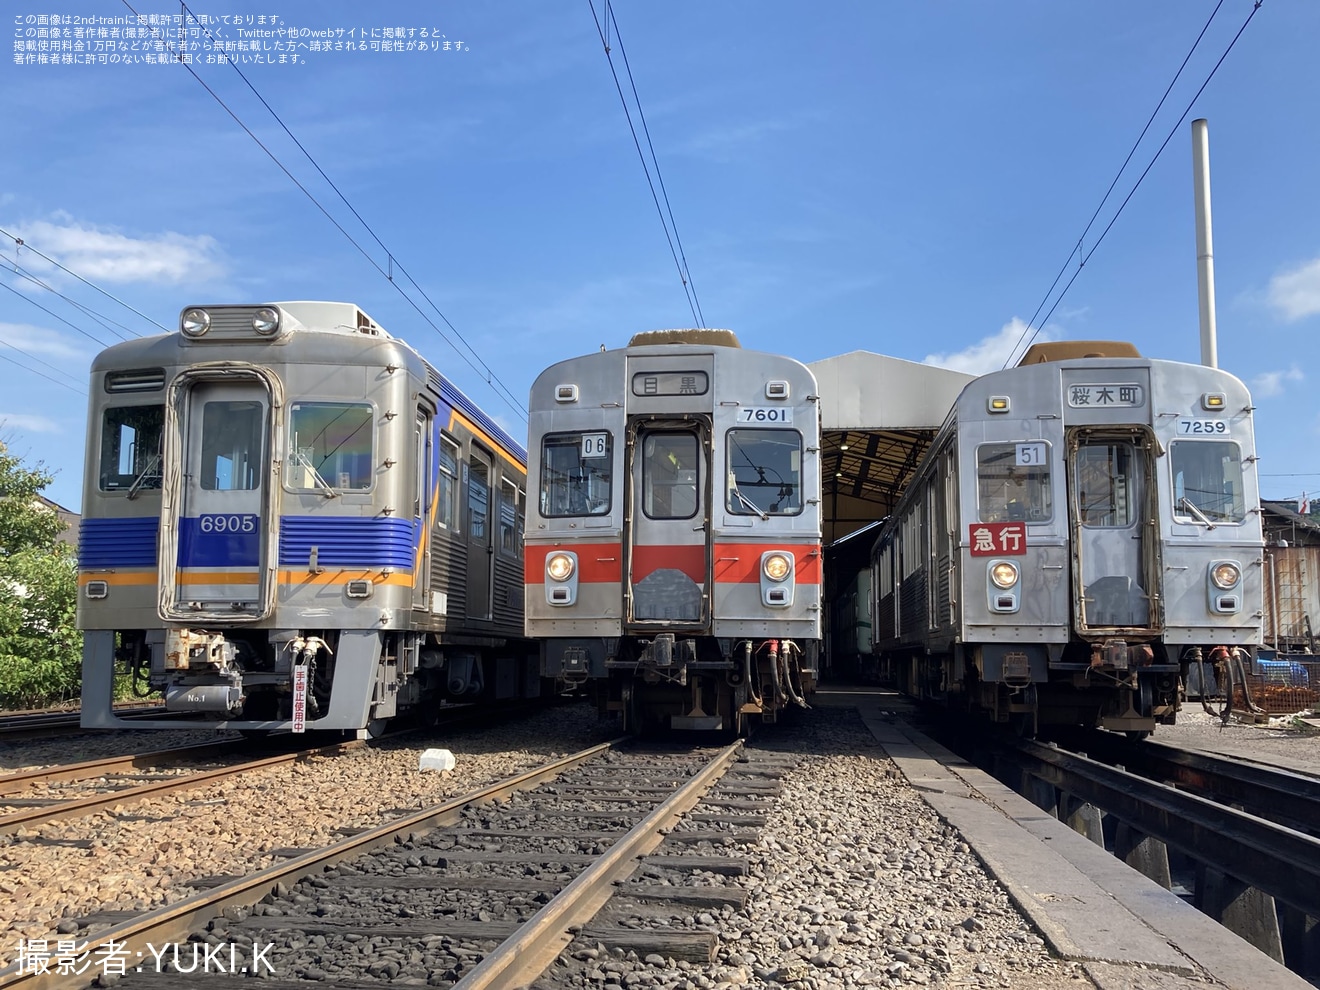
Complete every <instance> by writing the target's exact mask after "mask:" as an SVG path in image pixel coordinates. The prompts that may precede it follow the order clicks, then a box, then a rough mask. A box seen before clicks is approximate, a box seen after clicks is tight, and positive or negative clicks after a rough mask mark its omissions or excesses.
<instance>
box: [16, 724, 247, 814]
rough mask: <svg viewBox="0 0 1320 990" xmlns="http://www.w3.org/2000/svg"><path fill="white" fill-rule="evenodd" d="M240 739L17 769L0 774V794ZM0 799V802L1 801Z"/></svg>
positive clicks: (214, 749) (219, 747) (217, 748)
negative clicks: (54, 765)
mask: <svg viewBox="0 0 1320 990" xmlns="http://www.w3.org/2000/svg"><path fill="white" fill-rule="evenodd" d="M242 741H243V740H241V739H230V740H225V741H223V742H203V743H193V744H192V745H191V746H179V747H176V748H174V749H157V750H152V751H150V752H147V753H128V754H125V755H124V756H108V757H105V758H103V759H100V760H84V761H82V762H81V763H66V764H62V765H60V766H57V767H39V768H37V769H35V770H19V771H17V772H16V773H7V774H4V775H3V776H0V796H3V795H5V794H13V793H14V792H15V791H19V790H22V789H24V788H26V787H31V786H32V785H33V784H54V783H60V782H64V781H71V780H87V779H88V778H90V777H98V776H100V775H101V774H103V773H106V772H109V771H112V770H121V769H124V768H126V767H133V768H135V769H141V768H142V767H147V766H154V765H156V764H159V763H168V762H170V761H173V760H186V759H191V758H193V757H202V756H209V755H211V754H214V753H219V752H221V751H223V750H226V749H232V748H233V747H234V746H235V745H236V744H238V743H240V742H242ZM3 803H4V802H3V801H0V804H3Z"/></svg>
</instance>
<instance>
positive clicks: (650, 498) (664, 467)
mask: <svg viewBox="0 0 1320 990" xmlns="http://www.w3.org/2000/svg"><path fill="white" fill-rule="evenodd" d="M642 448H643V452H642V511H643V512H645V513H646V517H647V518H648V519H691V518H692V517H693V516H695V515H696V514H697V508H698V506H699V505H700V498H699V497H698V494H697V493H698V492H699V491H700V487H699V486H700V484H701V477H700V472H699V471H698V470H697V461H698V457H699V448H698V445H697V435H696V434H695V433H651V434H648V435H647V437H646V441H645V442H644V443H643V445H642Z"/></svg>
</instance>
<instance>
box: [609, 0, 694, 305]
mask: <svg viewBox="0 0 1320 990" xmlns="http://www.w3.org/2000/svg"><path fill="white" fill-rule="evenodd" d="M587 6H589V7H590V8H591V18H592V20H593V21H595V22H596V33H597V34H598V35H599V36H600V41H601V44H602V45H604V47H605V61H607V62H608V63H609V65H610V75H611V76H613V77H614V88H615V89H616V90H618V93H619V101H620V102H621V103H622V104H623V115H624V116H625V117H626V118H627V119H628V130H629V131H630V132H631V133H632V139H633V146H634V147H636V148H637V157H638V158H640V159H641V162H642V171H643V172H645V173H646V184H647V186H649V187H650V189H651V200H652V201H653V202H654V203H655V211H656V213H657V214H658V215H659V217H660V225H661V226H662V227H664V229H665V241H666V242H667V243H668V244H669V253H670V255H671V256H672V257H673V259H674V267H675V268H677V269H678V277H679V279H680V280H681V281H682V282H683V295H684V296H685V297H686V298H687V302H688V308H689V309H690V310H691V311H692V319H693V320H696V321H697V324H698V326H700V325H701V320H700V319H699V318H698V316H697V306H696V302H695V299H694V293H693V290H692V287H691V286H690V285H689V283H688V279H687V276H686V275H685V274H684V272H683V263H682V262H680V261H679V260H678V251H677V250H675V248H674V236H671V234H670V232H669V224H668V223H667V222H666V221H665V213H664V210H663V209H661V207H660V197H659V196H658V195H656V191H655V182H654V181H652V179H651V169H650V167H649V166H647V164H646V155H645V154H644V153H643V151H642V143H641V141H639V140H638V138H637V128H636V127H634V126H633V119H632V112H631V111H630V110H629V109H628V99H627V97H625V96H624V95H623V85H622V84H621V83H620V82H619V73H618V71H617V70H616V69H615V68H614V59H613V57H612V56H611V55H610V46H609V43H608V42H607V41H606V40H605V32H604V30H603V29H602V28H601V21H600V18H599V17H598V16H597V14H596V4H595V3H594V0H587ZM606 20H607V21H608V20H609V17H608V16H607V18H606ZM614 31H615V38H616V40H617V38H618V31H619V23H618V21H615V22H614ZM640 108H641V106H640V104H639V105H638V109H639V111H640ZM676 233H677V232H675V234H676Z"/></svg>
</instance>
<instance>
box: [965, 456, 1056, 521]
mask: <svg viewBox="0 0 1320 990" xmlns="http://www.w3.org/2000/svg"><path fill="white" fill-rule="evenodd" d="M1049 465H1050V461H1049V444H1047V443H1045V442H1044V441H1043V440H1034V441H1031V442H1029V443H984V444H982V445H981V446H980V447H978V448H977V449H976V502H977V509H978V512H979V515H980V521H981V522H1046V521H1048V520H1049V519H1050V517H1051V516H1053V514H1054V501H1053V493H1052V491H1051V489H1050V466H1049Z"/></svg>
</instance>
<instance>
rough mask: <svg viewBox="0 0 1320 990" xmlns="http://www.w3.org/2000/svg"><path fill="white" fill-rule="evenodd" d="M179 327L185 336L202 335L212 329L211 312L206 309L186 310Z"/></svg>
mask: <svg viewBox="0 0 1320 990" xmlns="http://www.w3.org/2000/svg"><path fill="white" fill-rule="evenodd" d="M179 329H180V330H182V331H183V335H184V336H185V337H200V336H201V335H202V334H204V333H206V331H208V330H210V329H211V314H210V313H208V312H207V311H206V310H204V309H189V310H185V311H184V313H183V319H182V320H180V321H179Z"/></svg>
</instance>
